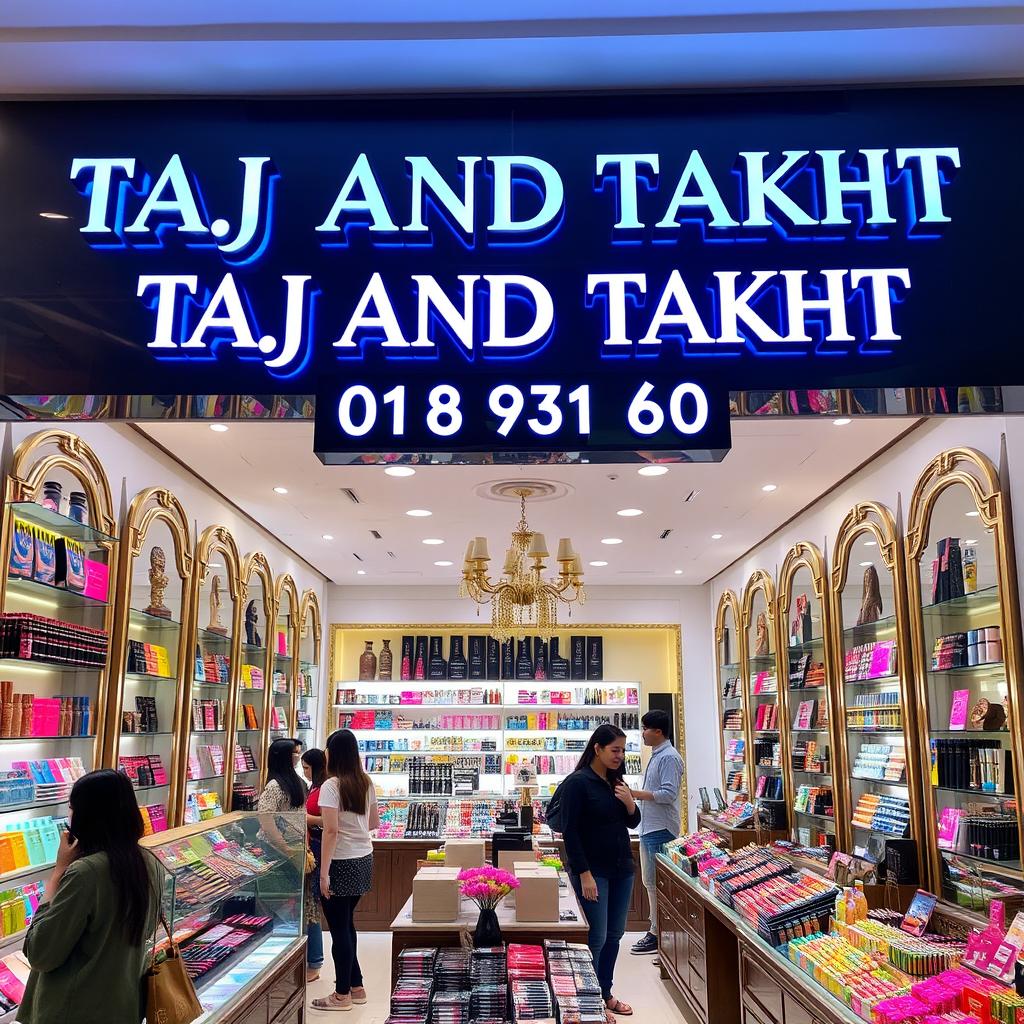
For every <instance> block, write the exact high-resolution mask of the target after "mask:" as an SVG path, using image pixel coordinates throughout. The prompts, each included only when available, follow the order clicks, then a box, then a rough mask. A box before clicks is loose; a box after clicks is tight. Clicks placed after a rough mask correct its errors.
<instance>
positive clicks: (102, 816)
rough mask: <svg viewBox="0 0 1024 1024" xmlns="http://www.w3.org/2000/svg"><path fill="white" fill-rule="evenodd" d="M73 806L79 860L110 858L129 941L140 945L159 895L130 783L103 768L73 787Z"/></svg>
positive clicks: (73, 823) (123, 924)
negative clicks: (102, 855) (142, 846)
mask: <svg viewBox="0 0 1024 1024" xmlns="http://www.w3.org/2000/svg"><path fill="white" fill-rule="evenodd" d="M68 803H69V804H70V806H71V832H72V834H73V835H74V836H75V838H76V839H77V840H78V849H79V852H80V856H82V857H88V856H89V855H90V854H92V853H105V854H106V855H107V864H108V865H109V870H110V878H111V881H113V883H114V888H115V890H116V891H117V894H118V898H119V899H120V904H121V905H120V908H119V909H120V916H121V921H122V926H123V928H124V937H125V938H126V939H127V940H128V943H129V945H132V946H141V945H142V942H143V940H144V939H145V937H146V931H147V927H148V924H149V913H150V908H151V907H152V906H153V904H154V902H155V900H156V898H157V893H156V890H155V888H154V883H153V879H152V877H151V876H150V872H149V868H148V867H147V865H146V858H145V855H144V854H143V852H142V850H141V849H140V848H139V840H140V839H141V838H142V836H143V833H144V832H145V828H144V826H143V824H142V815H141V814H140V813H139V804H138V801H137V800H136V799H135V790H134V789H133V788H132V784H131V782H129V781H128V778H127V777H126V776H124V775H122V774H120V772H115V771H112V770H111V769H110V768H101V769H100V770H99V771H95V772H89V774H88V775H83V776H82V777H81V778H80V779H79V780H78V781H77V782H76V783H75V784H74V786H72V787H71V794H70V796H69V797H68ZM50 896H51V898H52V896H53V894H52V893H50Z"/></svg>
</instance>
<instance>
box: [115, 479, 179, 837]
mask: <svg viewBox="0 0 1024 1024" xmlns="http://www.w3.org/2000/svg"><path fill="white" fill-rule="evenodd" d="M194 561H195V559H194V553H193V548H192V533H191V530H190V528H189V521H188V516H187V515H186V514H185V510H184V508H182V506H181V503H180V502H179V501H178V499H177V498H176V497H175V496H174V495H173V494H172V493H171V492H170V491H168V490H166V489H164V488H160V487H148V488H146V490H144V491H140V492H139V494H137V495H136V496H135V499H134V500H133V501H132V503H131V505H130V506H129V509H128V518H127V520H126V521H125V527H124V533H123V535H122V538H121V554H120V559H119V561H118V572H117V587H116V592H117V607H116V612H115V616H114V630H113V633H112V635H111V652H112V653H111V668H112V671H111V686H110V700H109V706H108V708H107V718H108V720H109V722H110V723H111V727H110V728H109V729H108V730H107V731H106V736H105V742H104V748H105V749H104V763H105V764H109V765H111V766H112V767H115V768H118V769H119V770H122V771H125V772H126V773H127V774H128V776H129V778H131V779H132V782H133V784H134V785H135V787H136V792H137V794H138V798H139V804H140V805H142V806H144V807H153V808H159V807H160V806H161V805H163V808H162V809H163V815H164V823H165V824H167V823H173V822H176V821H178V820H179V808H178V800H179V799H180V795H181V794H180V787H179V786H178V785H177V780H178V779H179V778H180V777H181V776H182V775H184V773H185V769H186V763H187V760H188V757H187V753H186V751H187V747H185V746H184V745H183V744H182V742H181V736H182V730H183V728H184V726H185V723H184V721H183V720H184V719H185V718H186V717H187V716H188V714H189V709H190V707H191V704H190V696H189V695H190V692H191V689H192V686H193V677H194V667H195V659H194V656H193V648H192V639H191V634H190V632H189V622H190V616H191V612H192V598H193V593H192V571H193V568H194ZM161 580H162V583H161ZM154 598H155V599H156V601H157V602H158V603H157V604H155V605H154V603H153V602H154ZM154 707H155V710H156V715H157V718H156V722H155V725H154V723H153V722H152V721H151V720H150V715H151V711H152V709H153V708H154ZM136 724H140V725H141V726H148V729H147V731H133V730H132V728H129V725H131V726H134V725H136ZM161 771H162V773H163V775H161V774H160V772H161ZM161 778H163V781H162V782H161V781H159V780H160V779H161Z"/></svg>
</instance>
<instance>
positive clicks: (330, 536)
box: [323, 533, 334, 540]
mask: <svg viewBox="0 0 1024 1024" xmlns="http://www.w3.org/2000/svg"><path fill="white" fill-rule="evenodd" d="M323 537H324V540H334V534H333V533H325V534H324V535H323Z"/></svg>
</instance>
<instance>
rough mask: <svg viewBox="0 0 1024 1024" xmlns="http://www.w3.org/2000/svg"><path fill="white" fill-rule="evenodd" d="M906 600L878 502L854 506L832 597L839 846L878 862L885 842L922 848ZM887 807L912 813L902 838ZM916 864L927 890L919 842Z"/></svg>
mask: <svg viewBox="0 0 1024 1024" xmlns="http://www.w3.org/2000/svg"><path fill="white" fill-rule="evenodd" d="M906 593H907V591H906V563H905V559H904V554H903V546H902V544H901V543H900V539H899V535H898V532H897V527H896V522H895V520H894V519H893V515H892V513H891V512H890V511H889V509H887V508H886V507H885V506H884V505H879V504H878V503H877V502H871V501H867V502H861V503H859V504H858V505H855V506H854V507H853V508H852V509H851V510H850V511H849V512H848V513H847V514H846V516H845V518H844V519H843V521H842V524H841V525H840V527H839V532H838V534H837V536H836V542H835V548H834V549H833V556H832V575H831V585H830V588H829V600H830V603H831V620H832V638H833V661H834V664H835V681H834V692H833V707H834V708H835V711H836V717H837V718H838V719H839V721H838V722H837V729H840V730H842V732H843V735H844V741H843V742H842V743H840V744H839V747H838V750H837V753H838V757H837V758H836V762H835V769H834V770H835V771H836V772H837V773H838V776H839V778H840V779H841V780H842V781H841V786H842V794H841V795H840V796H839V797H838V798H837V799H838V802H839V804H840V806H841V807H842V808H843V814H844V817H843V821H842V823H841V836H840V845H841V847H842V848H843V849H844V850H846V851H847V852H850V853H869V854H871V855H872V856H873V858H874V859H880V858H881V857H882V856H883V855H884V850H885V842H886V840H887V839H890V838H893V839H896V838H910V839H915V840H919V836H920V823H921V820H922V814H921V800H922V794H921V778H920V772H919V765H918V761H917V758H916V756H915V746H914V742H915V723H916V716H915V707H914V701H913V699H912V693H913V688H912V683H911V680H912V668H911V661H912V652H911V649H910V641H909V627H908V619H907V598H906ZM837 788H838V787H837ZM888 807H897V808H898V807H905V808H906V812H905V814H906V818H907V827H906V829H905V831H903V832H897V831H893V830H889V831H886V830H885V829H883V828H881V827H879V826H880V825H882V824H885V823H887V821H889V820H891V819H890V818H888V817H887V815H886V813H885V809H886V808H888ZM873 808H874V809H875V810H873ZM876 811H877V818H876ZM917 856H918V865H917V866H918V871H919V878H920V879H921V880H923V878H924V874H923V871H921V844H920V841H918V842H917Z"/></svg>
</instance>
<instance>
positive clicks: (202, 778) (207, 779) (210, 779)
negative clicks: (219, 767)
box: [185, 772, 241, 784]
mask: <svg viewBox="0 0 1024 1024" xmlns="http://www.w3.org/2000/svg"><path fill="white" fill-rule="evenodd" d="M235 774H236V775H240V774H241V773H240V772H235ZM223 778H224V773H223V772H221V773H220V774H219V775H200V776H199V777H198V778H195V779H186V780H185V781H186V782H188V783H189V784H191V783H195V782H214V781H216V780H217V779H223Z"/></svg>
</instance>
